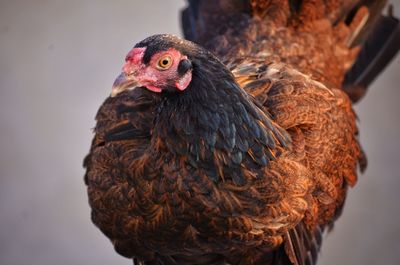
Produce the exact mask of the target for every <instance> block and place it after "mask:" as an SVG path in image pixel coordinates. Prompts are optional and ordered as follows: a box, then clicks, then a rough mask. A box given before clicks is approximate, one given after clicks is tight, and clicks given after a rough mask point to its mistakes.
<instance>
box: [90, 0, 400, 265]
mask: <svg viewBox="0 0 400 265" xmlns="http://www.w3.org/2000/svg"><path fill="white" fill-rule="evenodd" d="M375 2H379V1H349V0H348V1H345V0H342V1H340V0H325V1H323V0H320V1H318V0H313V1H311V0H310V1H307V0H303V1H274V0H272V1H262V0H258V1H257V0H252V1H245V0H236V1H235V0H234V1H227V0H218V1H201V0H200V1H189V6H188V7H187V8H186V9H185V10H184V11H183V13H182V21H183V28H184V32H185V36H186V37H187V38H188V39H190V40H192V41H194V42H197V43H199V44H201V45H203V46H204V47H206V48H207V49H208V50H210V51H211V52H213V53H214V54H215V55H216V56H218V58H219V59H217V58H216V57H214V56H213V55H212V54H211V53H209V52H207V51H206V50H205V49H203V48H201V47H199V46H197V45H195V44H192V43H190V42H186V41H182V40H180V39H178V38H176V37H172V36H169V35H157V36H153V37H150V38H148V39H146V40H144V41H143V42H141V43H139V44H138V45H137V47H147V50H150V49H151V50H152V52H155V51H156V50H157V51H158V50H167V49H168V48H171V47H172V48H175V49H177V50H178V51H180V52H181V53H182V54H183V55H185V56H187V58H188V60H191V63H192V67H193V68H192V71H193V72H192V73H193V79H192V81H191V84H190V85H189V87H188V89H186V90H185V91H184V92H182V93H170V92H168V93H167V92H166V93H164V92H163V93H159V94H158V93H154V92H151V91H148V90H146V89H145V88H139V87H138V88H135V89H134V90H132V91H128V92H126V93H121V94H120V95H118V96H116V97H112V98H111V97H110V98H108V99H106V101H105V102H104V103H103V105H102V106H101V108H100V109H99V112H98V114H97V117H96V120H97V125H96V127H95V137H94V139H93V142H92V147H91V150H90V153H89V155H88V156H87V157H86V159H85V162H84V165H85V167H86V169H87V172H86V175H85V182H86V184H87V185H88V194H89V202H90V206H91V207H92V220H93V222H94V223H95V224H96V225H97V226H98V227H99V228H100V229H101V231H102V232H103V233H104V234H105V235H106V236H107V237H109V238H110V239H111V241H112V243H113V244H114V247H115V249H116V250H117V252H118V253H120V254H121V255H124V256H126V257H129V258H132V259H134V262H135V263H136V264H165V265H167V264H168V265H169V264H198V265H201V264H243V265H244V264H271V265H278V264H282V265H290V264H295V265H305V264H310V265H312V264H316V259H317V254H318V251H319V248H320V245H321V236H322V232H323V230H324V229H325V228H326V227H329V226H330V225H332V224H333V222H334V221H335V220H336V218H337V217H338V216H339V215H340V213H341V210H342V207H343V203H344V200H345V197H346V193H347V189H348V187H349V186H353V185H355V183H356V181H357V167H358V166H360V167H361V169H363V168H364V167H365V166H366V161H365V157H364V155H363V152H362V150H361V148H360V145H359V143H358V140H357V134H358V132H357V127H356V117H355V113H354V111H353V109H352V102H351V100H350V98H349V95H350V97H351V98H352V99H353V100H358V99H359V98H360V97H361V96H362V95H363V94H364V92H365V90H366V87H367V86H368V85H369V83H370V82H371V81H372V80H373V78H374V77H375V76H376V75H377V74H378V73H379V72H380V71H381V70H382V69H383V67H384V66H385V65H386V64H387V62H388V61H389V60H390V59H391V58H392V57H393V55H394V53H393V49H394V50H396V51H397V50H398V49H399V47H400V45H399V43H398V39H399V30H398V28H399V26H398V23H397V24H391V25H392V26H393V27H392V28H391V31H390V32H389V33H388V32H387V31H386V33H385V34H386V35H385V36H386V37H385V38H384V39H385V40H383V41H384V42H386V44H387V45H386V46H387V47H386V46H380V48H378V47H375V48H374V49H372V50H368V51H364V52H360V50H364V49H366V48H365V47H364V46H363V45H364V44H365V43H368V42H371V41H372V40H373V39H374V36H373V35H371V34H380V31H379V30H376V29H377V28H378V27H377V26H376V25H379V24H380V23H388V22H387V21H386V20H385V18H380V17H382V16H381V15H380V13H381V11H382V8H383V6H384V3H381V4H376V3H375ZM390 19H392V20H393V21H395V18H392V17H390ZM390 23H392V22H390ZM366 28H368V29H366ZM386 28H387V27H386ZM375 37H376V36H375ZM371 47H372V46H371ZM371 47H370V49H371ZM386 48H389V49H391V52H385V51H386V50H382V49H386ZM376 49H378V50H376ZM379 49H381V50H379ZM382 54H383V57H382ZM145 56H147V55H145ZM149 56H150V55H149ZM358 56H362V58H361V59H360V57H358ZM221 61H222V62H223V63H224V64H225V66H224V65H223V64H222V63H221ZM366 62H368V63H371V62H379V67H376V68H375V70H368V71H369V78H367V79H366V78H364V76H365V75H366V72H365V71H363V70H362V69H361V70H360V68H359V69H354V68H352V67H353V66H354V65H357V64H358V66H357V67H360V65H361V66H362V65H363V63H366ZM364 68H366V66H365V65H364ZM186 70H187V69H186ZM344 89H345V90H344ZM346 92H347V93H346Z"/></svg>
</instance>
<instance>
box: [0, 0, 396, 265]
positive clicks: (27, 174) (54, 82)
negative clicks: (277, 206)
mask: <svg viewBox="0 0 400 265" xmlns="http://www.w3.org/2000/svg"><path fill="white" fill-rule="evenodd" d="M393 3H394V5H395V13H396V14H397V16H400V1H398V0H394V2H393ZM183 6H184V1H183V0H179V1H178V0H176V1H169V2H168V3H167V2H166V1H165V0H158V1H144V0H141V1H137V0H124V1H122V0H118V1H94V0H92V1H90V0H85V1H82V0H79V1H77V0H69V1H58V0H35V1H27V0H26V1H22V0H15V1H11V0H10V1H4V0H1V1H0V265H25V264H26V265H54V264H59V265H64V264H65V265H68V264H85V265H91V264H93V265H100V264H115V265H117V264H121V265H123V264H131V261H130V260H127V259H125V258H123V257H121V256H119V255H117V254H116V253H115V252H114V250H113V248H112V246H111V244H110V242H109V241H108V239H106V237H105V236H103V235H102V234H101V232H100V231H99V230H98V229H97V228H95V227H94V226H93V225H92V223H91V221H90V215H89V214H90V211H89V207H88V203H87V196H86V187H85V185H84V183H83V174H84V170H83V168H82V159H83V157H84V156H85V155H86V153H87V151H88V149H89V144H90V141H91V138H92V133H91V128H92V127H93V126H94V124H95V123H94V116H95V113H96V111H97V109H98V107H99V106H100V104H101V103H102V101H103V100H104V99H105V98H106V97H107V96H108V95H109V93H110V88H111V85H112V82H113V81H114V78H115V77H116V76H117V75H118V73H119V72H120V69H121V66H122V64H123V60H124V57H125V54H126V53H127V52H128V51H129V50H130V48H131V47H132V46H133V45H134V44H135V42H137V41H139V40H141V39H143V38H144V37H146V36H149V35H151V34H155V33H173V34H180V29H179V22H178V10H179V9H180V8H182V7H183ZM399 83H400V57H399V55H398V56H397V58H396V59H395V60H394V61H393V62H392V63H391V65H390V66H389V67H388V68H387V69H386V71H385V72H384V74H382V75H381V76H380V77H379V79H378V80H376V82H375V83H374V84H373V86H371V87H370V91H369V93H368V94H367V96H366V98H364V99H363V100H362V102H361V103H360V104H358V105H357V106H356V111H357V114H358V116H359V119H360V124H359V126H360V132H361V142H362V144H363V146H364V148H365V150H366V153H367V154H368V158H369V165H368V169H367V172H366V173H365V174H364V175H362V176H361V177H360V179H359V182H358V184H357V186H356V187H355V188H354V189H352V190H350V193H349V197H348V200H347V203H346V207H345V210H344V213H343V215H342V217H341V218H340V219H339V221H338V222H337V223H336V226H335V229H334V231H333V232H332V233H331V234H329V236H328V237H326V239H325V242H324V244H323V248H322V251H321V255H320V262H319V264H320V265H336V264H352V265H356V264H363V265H366V264H385V265H397V264H400V240H399V239H400V204H399V199H400V195H399V189H400V159H399V152H400V140H399V137H400V124H399V122H400V104H399V103H398V101H399V100H400V85H399Z"/></svg>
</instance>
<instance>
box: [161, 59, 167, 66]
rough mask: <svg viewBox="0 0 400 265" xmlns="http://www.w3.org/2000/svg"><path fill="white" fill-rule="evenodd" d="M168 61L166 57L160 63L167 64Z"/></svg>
mask: <svg viewBox="0 0 400 265" xmlns="http://www.w3.org/2000/svg"><path fill="white" fill-rule="evenodd" d="M168 63H169V61H168V60H167V59H164V60H162V62H161V64H162V65H167V64H168Z"/></svg>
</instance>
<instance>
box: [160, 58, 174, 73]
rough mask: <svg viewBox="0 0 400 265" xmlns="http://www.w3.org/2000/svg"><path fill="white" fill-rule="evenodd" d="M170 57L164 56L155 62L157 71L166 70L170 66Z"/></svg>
mask: <svg viewBox="0 0 400 265" xmlns="http://www.w3.org/2000/svg"><path fill="white" fill-rule="evenodd" d="M172 62H173V61H172V57H171V56H170V55H164V56H163V57H161V58H160V59H159V60H158V62H157V68H158V69H159V70H167V69H169V68H170V67H171V66H172Z"/></svg>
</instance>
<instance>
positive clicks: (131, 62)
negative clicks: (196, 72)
mask: <svg viewBox="0 0 400 265" xmlns="http://www.w3.org/2000/svg"><path fill="white" fill-rule="evenodd" d="M145 51H146V48H133V49H132V50H131V51H130V52H129V53H128V55H127V57H126V63H125V65H124V67H123V71H124V73H125V74H126V75H134V78H135V79H136V80H137V81H138V84H139V85H140V86H144V87H146V88H147V89H148V90H150V91H153V92H156V93H160V92H161V91H162V88H163V87H176V88H177V90H179V91H184V90H185V89H186V88H187V87H188V86H189V84H190V82H191V80H192V73H191V70H189V71H188V72H186V73H185V74H184V75H183V76H180V75H179V73H178V65H179V63H180V61H181V60H185V59H187V56H185V55H182V54H181V53H180V52H179V51H178V50H175V49H173V48H170V49H168V50H166V51H161V52H158V53H156V54H154V55H153V56H152V58H151V59H150V62H149V63H148V65H145V64H144V63H143V56H144V53H145ZM164 56H170V57H171V58H172V61H173V62H172V64H171V66H170V67H169V68H168V69H160V67H159V66H158V61H159V60H160V59H161V58H163V57H164Z"/></svg>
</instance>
